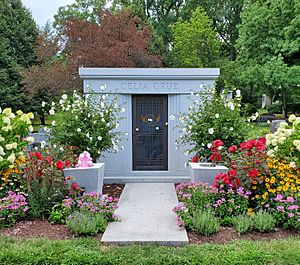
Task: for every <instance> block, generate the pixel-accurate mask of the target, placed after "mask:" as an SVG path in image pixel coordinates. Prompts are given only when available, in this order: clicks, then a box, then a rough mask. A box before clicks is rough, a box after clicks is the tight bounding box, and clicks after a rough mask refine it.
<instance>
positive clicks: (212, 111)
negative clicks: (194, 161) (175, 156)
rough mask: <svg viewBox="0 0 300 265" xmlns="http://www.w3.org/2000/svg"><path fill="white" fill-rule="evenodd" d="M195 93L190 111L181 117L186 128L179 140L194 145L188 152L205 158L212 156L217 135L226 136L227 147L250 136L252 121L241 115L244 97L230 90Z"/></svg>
mask: <svg viewBox="0 0 300 265" xmlns="http://www.w3.org/2000/svg"><path fill="white" fill-rule="evenodd" d="M237 94H238V95H239V93H237ZM195 97H196V100H195V101H194V104H193V105H192V106H191V107H190V108H189V112H188V113H185V114H184V115H183V116H182V117H181V118H180V120H181V121H182V122H183V128H182V138H181V139H179V140H178V144H181V145H185V144H188V145H192V148H191V149H190V150H188V152H189V153H197V155H198V156H199V157H200V158H201V159H203V158H208V156H209V153H210V150H209V148H210V144H211V143H212V142H213V140H214V139H222V141H223V142H224V146H225V147H229V146H231V145H234V144H237V143H240V142H242V141H244V140H245V139H246V137H247V135H248V131H249V126H250V125H249V124H248V123H247V122H246V119H245V118H244V117H242V116H241V113H240V97H236V98H235V99H228V97H227V96H226V91H224V94H222V95H221V96H218V95H216V94H212V95H211V94H210V93H208V92H207V93H197V94H196V95H195Z"/></svg>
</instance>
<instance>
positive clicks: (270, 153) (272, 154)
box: [267, 149, 274, 157]
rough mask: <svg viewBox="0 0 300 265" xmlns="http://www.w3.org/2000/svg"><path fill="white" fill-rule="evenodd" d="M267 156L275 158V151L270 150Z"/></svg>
mask: <svg viewBox="0 0 300 265" xmlns="http://www.w3.org/2000/svg"><path fill="white" fill-rule="evenodd" d="M267 156H270V157H273V156H274V150H272V149H270V150H269V151H268V152H267Z"/></svg>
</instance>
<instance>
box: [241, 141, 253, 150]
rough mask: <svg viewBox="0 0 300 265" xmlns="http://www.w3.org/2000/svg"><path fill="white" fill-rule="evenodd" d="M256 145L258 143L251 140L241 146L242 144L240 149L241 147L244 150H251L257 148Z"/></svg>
mask: <svg viewBox="0 0 300 265" xmlns="http://www.w3.org/2000/svg"><path fill="white" fill-rule="evenodd" d="M255 144H256V141H255V140H254V139H251V140H249V141H247V142H243V143H241V144H240V147H241V148H242V149H251V148H252V147H254V146H255Z"/></svg>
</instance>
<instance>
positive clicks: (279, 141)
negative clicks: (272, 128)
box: [278, 137, 286, 144]
mask: <svg viewBox="0 0 300 265" xmlns="http://www.w3.org/2000/svg"><path fill="white" fill-rule="evenodd" d="M285 140H286V138H285V137H279V138H278V143H280V144H283V143H284V141H285Z"/></svg>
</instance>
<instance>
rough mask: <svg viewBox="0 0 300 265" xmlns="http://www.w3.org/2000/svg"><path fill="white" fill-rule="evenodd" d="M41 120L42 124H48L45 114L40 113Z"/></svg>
mask: <svg viewBox="0 0 300 265" xmlns="http://www.w3.org/2000/svg"><path fill="white" fill-rule="evenodd" d="M40 121H41V124H42V125H46V121H45V114H44V113H43V114H40Z"/></svg>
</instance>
